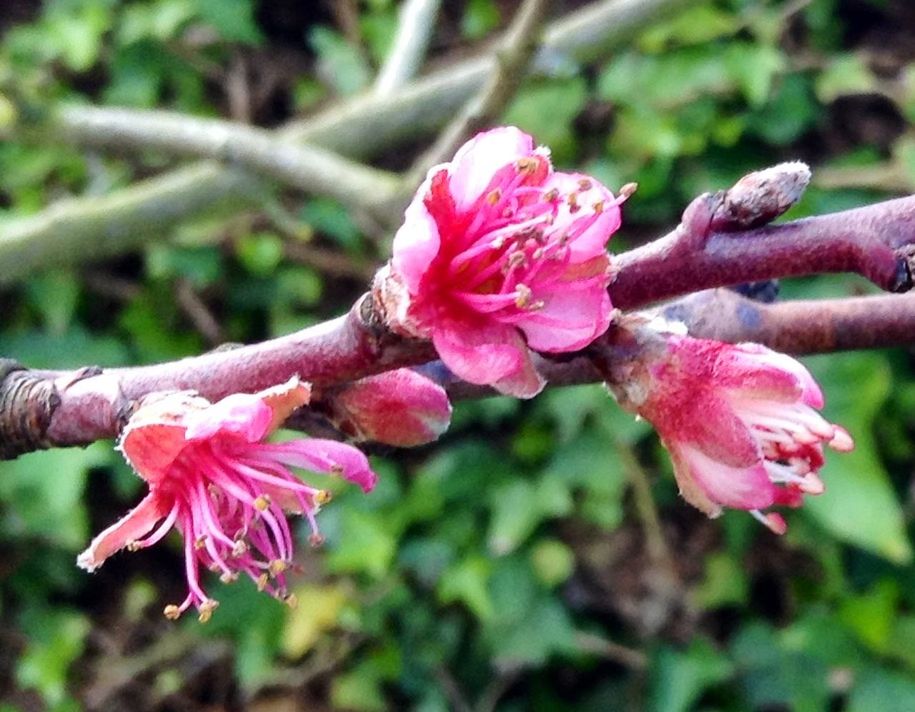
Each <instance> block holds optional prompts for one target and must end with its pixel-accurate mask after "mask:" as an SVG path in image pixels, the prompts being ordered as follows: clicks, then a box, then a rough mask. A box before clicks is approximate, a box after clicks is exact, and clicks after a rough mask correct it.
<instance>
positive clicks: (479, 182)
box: [451, 126, 534, 210]
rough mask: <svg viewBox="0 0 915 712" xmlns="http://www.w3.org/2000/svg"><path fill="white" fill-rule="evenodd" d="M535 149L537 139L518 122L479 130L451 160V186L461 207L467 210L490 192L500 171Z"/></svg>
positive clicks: (460, 208) (459, 207)
mask: <svg viewBox="0 0 915 712" xmlns="http://www.w3.org/2000/svg"><path fill="white" fill-rule="evenodd" d="M533 150H534V139H533V138H531V137H530V136H529V135H527V134H526V133H524V132H523V131H521V130H520V129H518V128H515V127H514V126H502V127H500V128H495V129H492V130H491V131H484V132H483V133H480V134H477V135H476V136H475V137H474V138H472V139H470V140H469V141H468V142H467V143H465V144H464V145H463V146H461V148H460V149H458V152H457V153H456V154H455V156H454V160H453V161H452V162H451V189H452V194H453V195H454V200H455V203H456V205H457V208H458V210H467V209H468V208H470V207H471V206H472V205H473V204H474V203H475V202H476V200H477V199H478V198H479V197H480V196H481V195H483V193H485V192H486V189H487V188H488V187H489V184H490V182H491V181H492V179H493V176H494V175H495V174H496V172H497V171H498V170H499V169H500V168H503V167H505V166H507V165H509V164H511V163H513V162H514V161H517V160H518V159H519V158H523V157H524V156H529V155H530V154H531V153H532V152H533Z"/></svg>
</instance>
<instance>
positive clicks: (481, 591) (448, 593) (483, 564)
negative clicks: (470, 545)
mask: <svg viewBox="0 0 915 712" xmlns="http://www.w3.org/2000/svg"><path fill="white" fill-rule="evenodd" d="M491 571H492V562H491V561H490V560H489V559H485V558H483V557H482V556H469V557H467V558H465V559H463V560H462V561H459V562H458V563H457V564H454V565H453V566H449V567H448V569H447V570H446V571H445V573H443V574H442V578H441V580H440V581H439V584H438V589H437V594H438V599H439V601H441V602H442V603H455V602H461V603H463V604H464V605H466V606H467V607H468V608H469V609H470V610H471V611H473V613H474V614H475V615H476V616H477V618H479V619H480V620H483V621H486V620H488V619H490V618H491V617H492V615H493V604H492V599H491V598H490V595H489V588H488V581H489V574H490V572H491Z"/></svg>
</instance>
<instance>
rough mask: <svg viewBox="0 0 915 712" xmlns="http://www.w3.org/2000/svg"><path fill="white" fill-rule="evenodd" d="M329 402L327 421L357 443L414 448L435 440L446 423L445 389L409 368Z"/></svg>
mask: <svg viewBox="0 0 915 712" xmlns="http://www.w3.org/2000/svg"><path fill="white" fill-rule="evenodd" d="M329 401H330V403H329V408H330V414H329V417H330V419H331V420H332V421H333V423H334V424H335V425H336V426H337V427H338V428H339V429H340V430H342V431H343V432H344V433H346V434H347V435H349V436H351V437H353V438H355V439H357V440H374V441H375V442H379V443H385V444H387V445H396V446H397V447H416V446H417V445H424V444H425V443H429V442H432V441H433V440H436V439H438V437H439V436H440V435H441V434H442V433H444V432H445V431H446V430H447V429H448V425H449V424H450V423H451V403H450V402H449V401H448V394H447V393H446V392H445V389H444V388H442V387H441V386H440V385H438V384H437V383H435V382H434V381H432V380H430V379H428V378H426V377H425V376H423V375H421V374H419V373H417V372H416V371H413V370H412V369H409V368H398V369H396V370H394V371H387V372H386V373H379V374H378V375H376V376H369V377H368V378H362V379H360V380H358V381H355V382H354V383H350V384H348V385H346V386H344V387H343V388H341V389H340V390H339V391H337V392H336V393H334V394H333V395H332V396H331V397H330V398H329Z"/></svg>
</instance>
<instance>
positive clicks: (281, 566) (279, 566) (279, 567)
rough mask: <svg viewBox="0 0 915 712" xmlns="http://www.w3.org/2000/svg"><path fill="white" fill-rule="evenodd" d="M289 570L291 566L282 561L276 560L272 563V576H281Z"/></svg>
mask: <svg viewBox="0 0 915 712" xmlns="http://www.w3.org/2000/svg"><path fill="white" fill-rule="evenodd" d="M288 568H289V565H288V564H287V563H286V562H285V561H283V560H282V559H274V560H273V561H271V562H270V575H271V576H279V575H280V574H281V573H283V572H284V571H285V570H286V569H288Z"/></svg>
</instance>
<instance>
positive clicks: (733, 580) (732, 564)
mask: <svg viewBox="0 0 915 712" xmlns="http://www.w3.org/2000/svg"><path fill="white" fill-rule="evenodd" d="M748 588H749V586H748V582H747V573H746V571H745V570H744V568H743V567H742V566H740V564H738V562H737V561H736V559H735V558H734V557H733V556H731V555H730V554H728V553H723V552H722V553H716V554H712V555H711V556H709V557H708V558H707V559H706V561H705V579H704V580H703V581H702V583H701V584H700V585H699V586H698V587H697V589H696V591H695V603H696V605H697V606H699V608H701V609H702V610H708V609H711V608H716V607H718V606H724V605H727V604H735V605H743V604H744V603H745V602H746V600H747V591H748Z"/></svg>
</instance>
